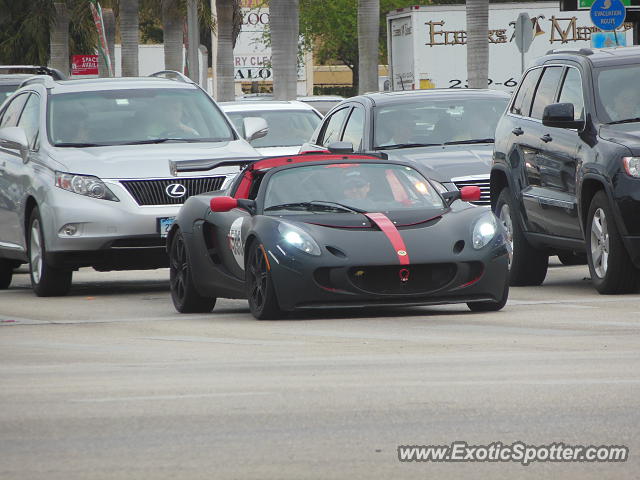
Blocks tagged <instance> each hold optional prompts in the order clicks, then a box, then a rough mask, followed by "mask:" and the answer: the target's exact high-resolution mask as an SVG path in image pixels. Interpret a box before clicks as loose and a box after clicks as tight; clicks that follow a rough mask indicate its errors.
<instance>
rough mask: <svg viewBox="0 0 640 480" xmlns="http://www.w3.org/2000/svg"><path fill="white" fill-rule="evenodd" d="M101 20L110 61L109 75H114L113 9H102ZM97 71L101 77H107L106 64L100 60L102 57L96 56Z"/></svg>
mask: <svg viewBox="0 0 640 480" xmlns="http://www.w3.org/2000/svg"><path fill="white" fill-rule="evenodd" d="M102 18H103V21H104V34H105V36H106V37H107V46H108V47H109V59H110V60H111V73H112V75H115V68H116V63H115V62H116V60H115V43H116V17H115V15H114V14H113V9H111V8H103V9H102ZM98 41H99V40H98ZM98 71H99V72H100V76H101V77H108V76H109V72H108V71H107V64H106V63H105V61H104V59H103V58H102V55H99V56H98Z"/></svg>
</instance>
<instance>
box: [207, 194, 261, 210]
mask: <svg viewBox="0 0 640 480" xmlns="http://www.w3.org/2000/svg"><path fill="white" fill-rule="evenodd" d="M209 208H211V211H212V212H228V211H229V210H233V209H234V208H242V209H244V210H246V211H247V212H249V213H250V214H251V215H253V214H255V212H256V201H255V200H249V199H248V198H233V197H226V196H225V197H213V198H212V199H211V200H210V201H209Z"/></svg>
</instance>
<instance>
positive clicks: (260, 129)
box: [242, 117, 269, 142]
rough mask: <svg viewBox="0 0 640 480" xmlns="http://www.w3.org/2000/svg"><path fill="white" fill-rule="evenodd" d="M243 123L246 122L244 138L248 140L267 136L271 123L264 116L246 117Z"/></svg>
mask: <svg viewBox="0 0 640 480" xmlns="http://www.w3.org/2000/svg"><path fill="white" fill-rule="evenodd" d="M242 123H243V124H244V138H245V139H246V140H247V142H250V141H252V140H255V139H257V138H262V137H265V136H266V135H267V133H269V125H267V121H266V120H265V119H264V118H262V117H245V118H244V119H243V120H242Z"/></svg>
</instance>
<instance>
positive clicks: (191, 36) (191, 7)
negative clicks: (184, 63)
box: [187, 0, 200, 84]
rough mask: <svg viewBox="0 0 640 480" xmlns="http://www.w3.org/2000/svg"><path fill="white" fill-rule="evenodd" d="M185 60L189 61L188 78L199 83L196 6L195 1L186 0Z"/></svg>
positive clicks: (198, 43) (198, 33) (198, 40)
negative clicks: (186, 45)
mask: <svg viewBox="0 0 640 480" xmlns="http://www.w3.org/2000/svg"><path fill="white" fill-rule="evenodd" d="M187 39H188V41H189V47H188V48H187V59H188V61H189V78H190V79H191V80H193V81H194V82H196V83H198V84H199V83H200V65H199V64H198V51H199V50H198V48H199V47H200V27H199V25H198V4H197V2H196V0H187Z"/></svg>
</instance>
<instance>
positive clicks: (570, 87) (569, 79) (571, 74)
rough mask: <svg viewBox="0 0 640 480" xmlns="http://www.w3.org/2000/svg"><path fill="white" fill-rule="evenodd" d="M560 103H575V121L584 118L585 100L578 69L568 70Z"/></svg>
mask: <svg viewBox="0 0 640 480" xmlns="http://www.w3.org/2000/svg"><path fill="white" fill-rule="evenodd" d="M558 101H559V102H560V103H573V119H574V120H582V119H583V118H584V98H583V96H582V80H581V79H580V72H579V71H578V69H577V68H568V69H567V74H566V75H565V77H564V82H563V83H562V90H561V91H560V99H559V100H558Z"/></svg>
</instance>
